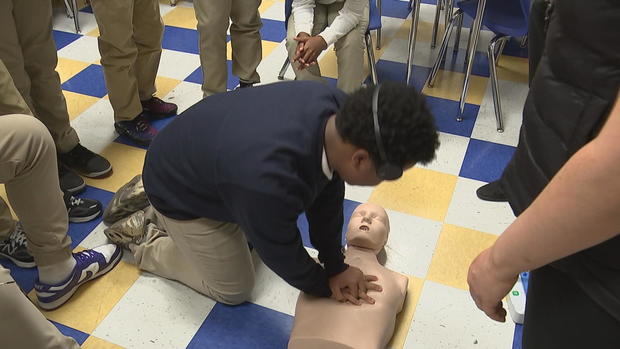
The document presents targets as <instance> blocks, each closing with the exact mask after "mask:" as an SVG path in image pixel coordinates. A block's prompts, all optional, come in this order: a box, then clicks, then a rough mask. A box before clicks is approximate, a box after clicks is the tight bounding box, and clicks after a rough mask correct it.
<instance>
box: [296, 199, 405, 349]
mask: <svg viewBox="0 0 620 349" xmlns="http://www.w3.org/2000/svg"><path fill="white" fill-rule="evenodd" d="M389 229H390V227H389V221H388V217H387V214H386V212H385V210H384V209H383V208H382V207H380V206H377V205H374V204H370V203H367V204H362V205H360V206H358V207H357V209H355V211H353V214H352V216H351V220H350V222H349V226H348V229H347V245H348V247H347V250H346V251H345V262H346V263H347V264H349V265H351V266H355V267H358V268H360V269H361V270H362V271H363V272H364V274H367V275H375V276H377V278H378V281H377V282H376V283H377V284H379V285H380V286H381V287H382V288H383V291H382V292H375V291H369V293H368V295H369V296H370V297H372V298H374V300H375V304H367V303H362V305H360V306H356V305H352V304H348V303H340V302H338V301H337V300H335V299H332V298H317V297H314V296H310V295H308V294H305V293H303V292H302V293H300V295H299V298H298V299H297V306H296V308H295V321H294V324H293V331H292V332H291V337H290V340H289V343H288V347H289V349H316V348H322V349H330V348H353V349H366V348H368V349H378V348H385V346H386V345H387V343H388V342H389V340H390V338H391V337H392V334H393V333H394V325H395V321H396V315H397V314H398V313H399V312H400V311H401V310H402V307H403V303H404V301H405V296H406V294H407V282H408V278H407V277H405V276H403V275H401V274H398V273H396V272H394V271H391V270H389V269H386V268H385V267H383V266H382V265H381V264H379V261H378V260H377V254H378V253H379V251H381V249H383V247H384V246H385V243H386V242H387V238H388V233H389Z"/></svg>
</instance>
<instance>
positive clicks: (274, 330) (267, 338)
mask: <svg viewBox="0 0 620 349" xmlns="http://www.w3.org/2000/svg"><path fill="white" fill-rule="evenodd" d="M292 328H293V317H292V316H290V315H287V314H283V313H280V312H277V311H275V310H271V309H268V308H265V307H261V306H260V305H256V304H253V303H243V304H241V305H237V306H228V305H223V304H220V303H218V304H216V305H215V307H214V308H213V310H211V312H210V313H209V316H207V318H206V319H205V321H204V322H203V323H202V325H201V326H200V328H199V329H198V332H196V334H195V335H194V338H192V340H191V342H190V343H189V345H188V346H187V348H188V349H198V348H210V349H215V348H222V349H230V348H254V349H263V348H264V349H278V348H281V349H285V348H286V346H287V343H288V339H289V336H290V333H291V330H292Z"/></svg>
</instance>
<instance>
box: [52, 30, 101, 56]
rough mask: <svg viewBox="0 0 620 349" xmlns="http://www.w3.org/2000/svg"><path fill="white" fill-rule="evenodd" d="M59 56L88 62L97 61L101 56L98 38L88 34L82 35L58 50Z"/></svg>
mask: <svg viewBox="0 0 620 349" xmlns="http://www.w3.org/2000/svg"><path fill="white" fill-rule="evenodd" d="M58 57H60V58H68V59H73V60H76V61H82V62H87V63H95V62H97V61H98V60H99V59H100V58H101V56H100V55H99V45H98V44H97V38H96V37H93V36H86V35H85V36H82V37H81V38H79V39H77V40H75V41H74V42H72V43H70V44H69V45H67V46H65V47H63V48H61V49H60V50H58Z"/></svg>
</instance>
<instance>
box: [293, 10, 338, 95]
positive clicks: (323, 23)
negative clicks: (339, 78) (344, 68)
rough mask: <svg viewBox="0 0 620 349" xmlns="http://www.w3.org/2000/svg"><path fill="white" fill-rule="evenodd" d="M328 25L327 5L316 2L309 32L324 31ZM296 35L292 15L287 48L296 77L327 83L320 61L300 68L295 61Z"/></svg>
mask: <svg viewBox="0 0 620 349" xmlns="http://www.w3.org/2000/svg"><path fill="white" fill-rule="evenodd" d="M326 27H327V5H322V4H316V6H315V7H314V20H313V26H312V33H309V34H310V35H317V34H319V33H320V32H322V31H323V29H325V28H326ZM295 36H297V33H296V32H295V20H294V18H293V16H292V15H291V16H290V17H289V19H288V28H287V36H286V48H287V50H288V59H289V60H290V62H291V67H293V71H294V72H295V77H296V78H297V80H308V81H317V82H322V83H327V81H325V79H323V78H322V77H321V69H320V68H319V65H318V63H317V64H315V65H311V66H309V67H307V68H305V69H301V70H300V69H299V64H298V63H296V62H293V57H295V50H296V49H297V41H295V40H294V38H295ZM328 50H329V48H328Z"/></svg>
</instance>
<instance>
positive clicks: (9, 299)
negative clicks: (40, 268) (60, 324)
mask: <svg viewBox="0 0 620 349" xmlns="http://www.w3.org/2000/svg"><path fill="white" fill-rule="evenodd" d="M0 314H3V316H2V317H0V338H2V347H3V348H37V349H78V348H79V347H80V346H79V345H78V344H77V343H76V342H75V340H73V338H70V337H67V336H65V335H63V334H62V333H60V331H58V329H57V328H56V327H55V326H54V325H52V323H51V322H49V321H48V320H47V319H46V318H45V316H43V314H41V312H40V311H39V310H37V308H35V307H34V305H33V304H32V303H31V302H30V300H29V299H28V298H27V297H26V296H25V295H24V294H23V293H22V291H21V290H20V289H19V287H18V286H17V284H16V283H15V281H14V280H13V278H12V277H11V274H10V273H9V271H8V270H7V269H4V268H3V267H2V266H0ZM9 314H10V316H9Z"/></svg>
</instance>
